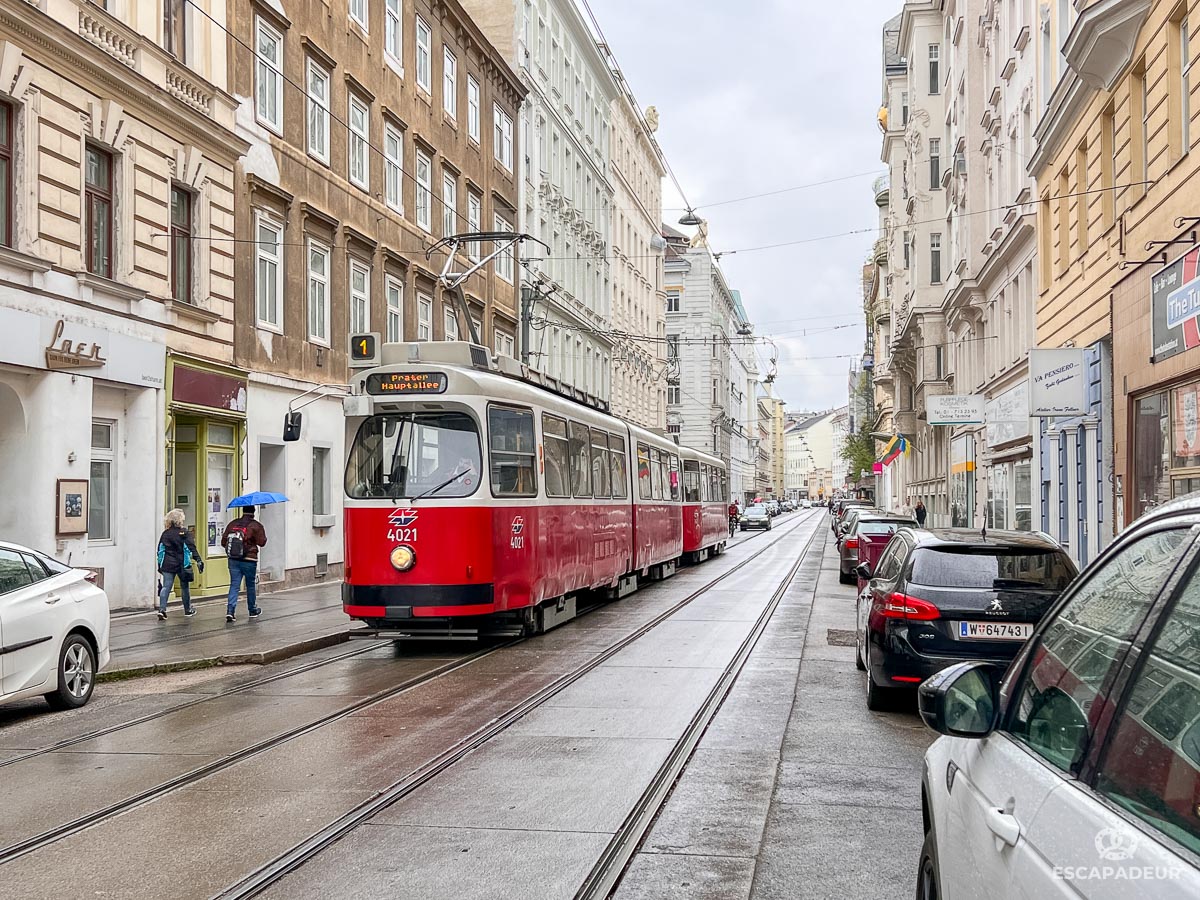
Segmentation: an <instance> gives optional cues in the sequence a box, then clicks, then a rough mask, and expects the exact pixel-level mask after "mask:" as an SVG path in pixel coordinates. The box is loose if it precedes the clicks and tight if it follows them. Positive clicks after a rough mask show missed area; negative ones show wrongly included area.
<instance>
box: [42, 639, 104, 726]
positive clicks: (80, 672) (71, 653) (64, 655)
mask: <svg viewBox="0 0 1200 900" xmlns="http://www.w3.org/2000/svg"><path fill="white" fill-rule="evenodd" d="M95 687H96V654H95V653H93V652H92V645H91V644H89V643H88V642H87V639H86V638H85V637H83V635H80V634H72V635H68V636H67V639H66V640H65V641H63V645H62V650H60V651H59V653H58V687H57V688H56V689H55V690H53V691H51V692H50V693H49V694H46V702H47V703H49V704H50V706H51V707H52V708H54V709H60V710H61V709H78V708H79V707H80V706H83V705H84V704H85V703H87V702H88V700H90V699H91V697H92V690H93V689H94V688H95Z"/></svg>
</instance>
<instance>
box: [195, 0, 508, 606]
mask: <svg viewBox="0 0 1200 900" xmlns="http://www.w3.org/2000/svg"><path fill="white" fill-rule="evenodd" d="M230 8H231V11H232V14H233V22H234V24H233V26H232V32H233V36H234V38H235V43H234V44H233V45H232V49H231V53H232V59H231V66H230V69H231V72H232V78H233V84H232V88H231V90H232V91H233V93H234V94H235V95H236V98H237V101H238V108H237V128H238V134H239V135H240V136H241V137H242V138H243V139H244V140H245V141H246V142H247V144H248V145H249V149H248V151H247V152H246V153H245V154H244V155H243V156H242V158H241V160H240V165H239V167H238V181H237V191H236V197H235V201H234V202H235V208H236V210H237V238H238V241H239V243H238V247H239V248H244V250H245V252H239V253H238V255H237V260H236V263H235V273H236V279H235V280H236V289H237V316H236V328H235V333H234V350H235V359H236V362H237V363H238V365H240V366H241V367H242V368H244V369H246V370H248V371H249V372H250V373H251V374H250V376H249V399H248V407H247V423H246V429H247V430H246V434H245V437H244V439H245V446H246V448H247V449H246V452H245V454H244V458H245V462H244V465H245V471H244V472H242V473H240V477H241V478H242V480H245V481H247V482H248V483H251V484H253V486H254V487H255V488H258V489H262V490H273V491H280V492H284V493H287V495H288V496H289V498H290V500H291V502H289V503H288V504H285V505H280V506H274V507H268V508H265V509H264V510H262V511H261V515H260V518H262V520H263V522H264V525H265V526H266V527H267V529H268V531H269V532H270V534H271V540H270V542H269V544H268V546H267V547H266V548H264V550H263V553H262V556H261V559H260V564H259V569H260V579H261V580H262V581H264V582H266V583H267V586H268V587H269V588H270V587H290V586H294V585H297V584H304V583H309V582H312V581H314V580H320V579H323V578H337V577H339V576H340V574H341V562H342V552H343V551H342V532H341V499H340V498H341V497H342V493H343V492H342V490H341V486H340V473H341V469H342V460H343V458H344V457H343V453H344V446H343V443H344V436H343V435H344V425H343V421H344V420H343V415H342V410H341V398H340V393H339V392H338V391H336V390H325V391H322V390H317V391H316V393H317V394H318V395H320V394H324V395H325V396H324V397H322V398H321V399H318V400H316V402H314V403H312V404H311V405H309V406H307V407H306V408H305V410H304V415H305V423H304V431H303V436H302V440H300V441H298V442H295V443H290V444H286V445H285V444H284V443H283V442H282V440H281V430H282V421H283V416H284V413H285V412H286V410H287V409H288V405H289V403H290V402H292V401H293V400H296V399H298V398H299V397H300V396H301V395H303V394H304V393H305V392H307V391H310V390H313V389H314V388H315V387H316V386H318V385H338V384H344V383H346V381H347V380H348V372H349V370H348V368H347V366H348V358H347V355H348V336H349V335H351V334H358V333H363V332H377V333H378V334H379V335H380V337H381V339H382V340H383V341H385V342H396V341H414V340H415V341H424V340H467V339H468V337H469V332H470V330H471V328H470V327H468V323H467V322H466V321H460V319H459V316H458V314H457V312H456V310H455V308H454V306H453V304H452V302H451V301H450V299H449V297H448V296H444V295H443V293H442V291H441V289H440V288H439V286H438V282H437V276H438V274H439V273H440V271H441V268H442V265H443V262H444V260H445V258H446V254H445V251H444V250H438V251H437V252H435V253H433V255H432V257H430V258H427V255H426V250H427V249H428V248H430V247H431V246H432V245H433V243H434V242H436V241H437V240H439V239H441V238H443V237H447V236H450V235H453V234H459V233H464V232H469V231H471V232H474V231H513V230H515V229H516V228H517V224H518V218H519V211H518V184H517V180H518V178H519V176H520V159H521V156H520V154H521V150H522V148H521V143H520V135H519V132H518V129H517V124H516V123H517V122H518V110H519V108H520V106H521V102H522V98H523V96H524V94H525V87H524V86H523V84H522V82H521V81H520V79H519V78H518V76H517V74H516V72H515V71H514V70H513V69H512V67H511V66H510V65H509V64H508V62H507V61H506V60H505V59H504V58H503V56H502V55H501V53H500V52H499V51H498V50H497V48H496V47H495V46H493V44H492V43H491V42H490V41H489V39H488V38H487V37H486V36H485V35H484V33H483V32H482V31H481V30H480V28H479V27H478V26H477V25H476V24H475V22H474V21H473V20H472V18H471V17H470V16H469V15H468V14H467V11H466V10H465V9H464V8H463V6H462V5H460V4H459V3H458V2H456V0H448V2H447V0H438V2H427V0H414V2H408V3H402V2H399V0H396V2H392V0H379V2H374V3H366V2H348V3H347V2H339V3H335V4H334V5H333V6H332V7H329V8H326V7H318V6H315V5H309V6H306V5H303V4H300V5H291V6H289V10H288V11H289V12H290V13H291V16H292V17H289V15H288V14H287V12H285V11H284V8H283V7H282V6H280V5H279V4H277V3H257V2H252V0H237V2H235V3H233V4H232V5H231V7H230ZM247 47H253V48H255V49H254V51H253V52H251V51H250V50H249V49H247ZM492 250H493V247H492V246H491V245H490V244H487V243H482V244H478V245H473V246H470V247H464V248H462V250H461V251H460V252H459V255H458V257H457V265H456V266H455V270H456V271H462V270H463V269H464V268H465V266H466V265H468V264H470V263H471V262H472V261H477V260H481V259H482V258H484V257H486V256H487V255H488V254H490V253H491V252H492ZM515 256H516V254H515V253H514V254H507V255H504V256H501V257H498V258H497V259H496V260H494V261H493V262H492V263H490V264H488V265H486V266H485V267H484V268H482V269H480V270H479V271H478V272H477V273H476V274H474V275H472V276H471V277H470V278H469V279H468V280H467V281H466V283H465V284H464V285H463V290H464V292H465V295H466V300H467V304H468V306H469V308H470V318H471V320H472V321H471V324H472V325H473V326H474V330H475V332H476V335H477V339H478V340H479V341H480V343H482V344H485V345H487V346H488V347H489V348H492V349H493V350H494V351H495V352H497V353H503V354H507V355H510V356H511V355H515V353H516V341H517V334H518V283H519V278H518V276H517V270H518V262H517V260H516V258H515ZM202 437H203V431H202V432H201V438H202ZM198 459H199V463H198V466H199V468H200V469H201V470H202V471H206V470H207V469H208V468H209V467H210V464H209V462H208V460H209V456H207V455H206V452H205V449H204V446H203V443H202V444H201V448H200V453H199V454H198ZM201 477H202V478H203V477H204V476H203V475H202V476H201ZM208 478H209V481H211V480H212V476H211V475H209V476H208ZM214 507H215V504H214ZM210 515H212V516H216V515H217V511H216V510H215V508H214V509H213V511H212V512H211V513H210ZM224 515H225V514H224V513H223V512H222V513H220V514H219V516H220V519H223V517H224ZM220 519H218V521H217V522H216V524H217V525H222V524H223V522H222V521H220Z"/></svg>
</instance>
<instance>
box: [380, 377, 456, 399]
mask: <svg viewBox="0 0 1200 900" xmlns="http://www.w3.org/2000/svg"><path fill="white" fill-rule="evenodd" d="M445 392H446V375H445V373H443V372H372V373H371V374H370V375H368V376H367V393H368V394H377V395H381V396H386V395H391V394H444V393H445Z"/></svg>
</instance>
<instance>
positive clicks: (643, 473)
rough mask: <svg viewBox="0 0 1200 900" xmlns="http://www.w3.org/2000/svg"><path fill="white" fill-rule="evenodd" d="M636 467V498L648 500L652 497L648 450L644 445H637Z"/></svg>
mask: <svg viewBox="0 0 1200 900" xmlns="http://www.w3.org/2000/svg"><path fill="white" fill-rule="evenodd" d="M637 456H638V459H637V465H638V496H639V497H641V498H642V499H643V500H650V499H651V498H652V497H653V496H654V495H653V493H652V490H651V485H650V448H649V447H647V446H646V445H645V444H638V445H637Z"/></svg>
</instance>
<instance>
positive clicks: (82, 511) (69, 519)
mask: <svg viewBox="0 0 1200 900" xmlns="http://www.w3.org/2000/svg"><path fill="white" fill-rule="evenodd" d="M55 495H56V496H55V517H54V521H55V531H56V532H57V533H58V534H87V530H88V483H87V481H86V480H84V479H78V480H77V479H73V478H60V479H58V490H57V491H56V492H55Z"/></svg>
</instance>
